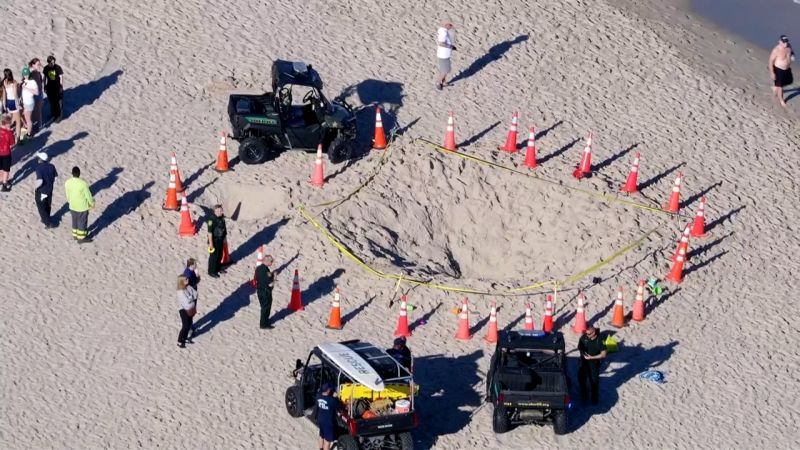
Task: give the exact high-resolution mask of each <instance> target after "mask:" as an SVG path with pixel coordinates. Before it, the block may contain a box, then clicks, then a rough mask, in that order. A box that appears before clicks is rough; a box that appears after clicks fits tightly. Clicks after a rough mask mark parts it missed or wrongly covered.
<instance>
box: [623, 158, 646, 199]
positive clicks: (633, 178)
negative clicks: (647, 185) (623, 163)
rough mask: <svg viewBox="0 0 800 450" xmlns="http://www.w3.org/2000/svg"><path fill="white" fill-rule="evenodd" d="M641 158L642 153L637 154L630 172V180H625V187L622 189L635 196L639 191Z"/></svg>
mask: <svg viewBox="0 0 800 450" xmlns="http://www.w3.org/2000/svg"><path fill="white" fill-rule="evenodd" d="M641 156H642V155H641V153H639V152H636V156H635V157H634V158H633V164H632V165H631V171H630V172H628V179H627V180H625V186H622V189H620V190H621V191H622V192H625V193H627V194H635V193H636V192H637V191H638V190H639V186H638V178H639V158H640V157H641Z"/></svg>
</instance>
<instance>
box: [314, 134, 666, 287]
mask: <svg viewBox="0 0 800 450" xmlns="http://www.w3.org/2000/svg"><path fill="white" fill-rule="evenodd" d="M420 145H421V144H408V143H406V144H402V145H400V146H399V147H398V148H395V149H394V150H393V151H394V152H395V154H393V155H392V157H391V158H390V160H389V161H388V162H387V164H386V166H385V167H384V168H383V169H382V172H381V174H380V175H379V176H378V177H376V178H375V180H373V182H372V183H374V184H373V185H371V186H369V187H368V188H365V189H363V190H362V191H361V192H359V194H358V195H357V196H356V197H354V198H353V199H351V200H349V201H347V202H345V203H343V204H342V205H340V206H338V207H337V208H335V209H333V210H332V211H330V212H329V213H328V214H326V218H327V219H328V221H329V224H330V228H331V230H332V231H333V232H334V234H335V235H336V236H338V237H339V238H340V239H341V240H342V241H343V242H344V243H345V245H347V246H348V247H349V248H350V249H351V250H352V251H353V252H354V253H356V254H357V255H359V256H361V257H362V258H364V259H365V260H366V261H367V262H368V263H369V264H370V265H372V266H374V267H376V268H379V269H380V270H385V271H387V272H390V273H402V274H404V275H405V276H410V277H418V278H423V279H437V280H442V279H452V280H461V281H467V280H469V281H480V282H489V283H491V284H501V285H509V286H511V285H519V283H525V282H528V281H545V280H553V279H563V278H565V277H567V276H569V275H571V274H574V273H577V272H579V271H581V270H583V269H585V268H586V267H588V266H591V265H592V264H594V263H596V262H598V261H600V260H601V259H603V258H606V257H608V256H610V255H611V254H613V253H614V252H616V251H617V250H619V249H620V248H622V247H625V246H626V245H628V244H630V243H631V242H633V241H635V240H637V239H639V238H640V237H642V235H643V234H645V233H646V231H647V230H649V229H651V228H653V227H654V226H655V225H656V224H658V223H659V218H658V217H655V216H653V213H648V212H646V211H642V210H638V209H635V208H630V207H625V206H623V205H620V204H616V203H608V202H602V201H599V200H597V199H595V198H591V197H589V196H586V195H584V194H581V193H576V192H570V191H568V190H566V189H564V188H562V187H560V186H556V185H549V184H543V183H537V182H535V181H533V180H530V179H527V178H525V177H522V176H519V175H515V174H512V173H509V172H503V171H499V170H497V169H493V168H490V167H487V166H481V165H479V164H477V163H474V162H467V161H463V160H460V159H458V158H454V157H452V156H445V155H439V154H437V153H435V152H433V153H430V152H426V151H425V150H422V151H421V150H420V148H419V146H420ZM456 177H458V178H456ZM464 180H471V181H469V182H465V181H464ZM598 230H614V232H613V233H606V232H600V231H598Z"/></svg>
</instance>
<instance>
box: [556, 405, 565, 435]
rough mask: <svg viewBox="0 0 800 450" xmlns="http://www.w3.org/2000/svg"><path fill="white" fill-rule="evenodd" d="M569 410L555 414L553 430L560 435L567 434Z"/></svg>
mask: <svg viewBox="0 0 800 450" xmlns="http://www.w3.org/2000/svg"><path fill="white" fill-rule="evenodd" d="M567 426H568V421H567V412H566V411H558V412H556V413H554V414H553V432H554V433H555V434H557V435H559V436H561V435H562V434H567Z"/></svg>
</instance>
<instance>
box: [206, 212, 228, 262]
mask: <svg viewBox="0 0 800 450" xmlns="http://www.w3.org/2000/svg"><path fill="white" fill-rule="evenodd" d="M227 236H228V230H227V228H226V227H225V213H224V212H223V211H222V205H214V215H213V216H212V217H211V218H210V219H209V220H208V253H209V255H208V276H210V277H212V278H219V274H220V273H225V269H222V267H221V266H222V248H223V247H224V246H225V238H226V237H227Z"/></svg>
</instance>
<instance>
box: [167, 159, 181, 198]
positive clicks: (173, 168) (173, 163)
mask: <svg viewBox="0 0 800 450" xmlns="http://www.w3.org/2000/svg"><path fill="white" fill-rule="evenodd" d="M169 171H170V173H174V174H175V190H176V191H178V192H183V190H184V189H183V183H182V182H181V172H180V171H179V170H178V158H177V157H176V156H175V152H172V158H171V159H170V161H169Z"/></svg>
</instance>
